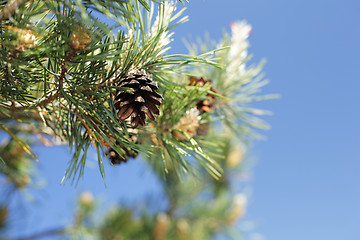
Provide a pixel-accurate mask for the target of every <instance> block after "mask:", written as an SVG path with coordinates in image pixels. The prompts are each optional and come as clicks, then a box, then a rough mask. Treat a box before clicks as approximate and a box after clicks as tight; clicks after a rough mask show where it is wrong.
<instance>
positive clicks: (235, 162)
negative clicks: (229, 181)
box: [226, 144, 246, 168]
mask: <svg viewBox="0 0 360 240" xmlns="http://www.w3.org/2000/svg"><path fill="white" fill-rule="evenodd" d="M245 153H246V149H245V146H244V145H243V144H238V145H237V146H236V147H234V148H233V149H232V150H231V151H230V153H229V155H228V157H227V159H226V166H227V167H229V168H234V167H237V166H239V165H240V164H241V162H242V160H243V158H244V155H245Z"/></svg>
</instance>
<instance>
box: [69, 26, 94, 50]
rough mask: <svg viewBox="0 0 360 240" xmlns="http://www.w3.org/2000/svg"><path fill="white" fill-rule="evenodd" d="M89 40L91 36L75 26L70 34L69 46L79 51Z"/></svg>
mask: <svg viewBox="0 0 360 240" xmlns="http://www.w3.org/2000/svg"><path fill="white" fill-rule="evenodd" d="M90 42H91V37H90V36H89V34H87V33H86V32H85V31H83V30H81V29H79V28H76V29H75V31H73V32H72V33H71V35H70V47H71V48H72V49H73V50H76V51H80V50H82V49H83V48H84V47H86V46H87V45H88V44H89V43H90Z"/></svg>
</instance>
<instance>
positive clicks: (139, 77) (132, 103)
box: [114, 70, 163, 128]
mask: <svg viewBox="0 0 360 240" xmlns="http://www.w3.org/2000/svg"><path fill="white" fill-rule="evenodd" d="M118 86H119V87H124V88H129V89H130V90H125V91H124V90H118V91H117V93H116V97H115V101H114V102H115V103H114V106H115V108H116V109H118V110H119V111H118V113H117V117H118V119H119V121H124V120H125V119H127V118H129V117H131V120H130V121H131V127H132V128H136V127H137V126H138V124H139V123H140V124H141V125H145V124H146V116H148V117H149V118H150V119H151V120H153V121H154V120H155V114H157V115H158V114H159V109H158V108H157V106H156V105H160V104H161V102H162V99H163V97H162V96H161V95H160V94H158V93H157V92H156V90H157V89H158V85H157V83H156V82H154V81H152V77H151V75H148V74H146V72H145V71H144V70H141V71H135V72H133V73H130V74H128V75H126V76H125V77H123V78H122V79H121V80H120V82H119V84H118Z"/></svg>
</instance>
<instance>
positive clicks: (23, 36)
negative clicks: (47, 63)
mask: <svg viewBox="0 0 360 240" xmlns="http://www.w3.org/2000/svg"><path fill="white" fill-rule="evenodd" d="M6 28H7V29H8V30H9V31H10V32H13V33H15V34H16V35H17V39H16V43H15V46H14V48H15V49H16V50H17V51H19V52H24V51H25V50H26V49H29V48H33V47H35V46H36V45H37V41H36V36H35V34H34V33H33V31H31V30H30V29H21V28H18V27H14V26H6Z"/></svg>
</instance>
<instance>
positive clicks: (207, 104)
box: [189, 77, 215, 113]
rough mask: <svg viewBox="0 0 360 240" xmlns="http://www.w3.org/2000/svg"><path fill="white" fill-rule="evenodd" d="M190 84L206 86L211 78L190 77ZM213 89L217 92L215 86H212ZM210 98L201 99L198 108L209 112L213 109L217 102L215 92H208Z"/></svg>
mask: <svg viewBox="0 0 360 240" xmlns="http://www.w3.org/2000/svg"><path fill="white" fill-rule="evenodd" d="M189 80H190V83H189V85H190V86H197V85H199V86H201V87H202V86H204V85H205V84H206V83H211V80H205V79H204V78H196V77H190V79H189ZM210 90H211V91H213V92H215V90H214V89H213V88H210ZM206 96H207V97H208V99H204V100H199V101H198V102H197V104H196V108H197V109H198V110H199V111H200V112H201V113H203V112H208V111H211V110H213V109H214V108H215V107H214V103H215V96H214V95H213V94H210V93H209V94H207V95H206Z"/></svg>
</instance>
